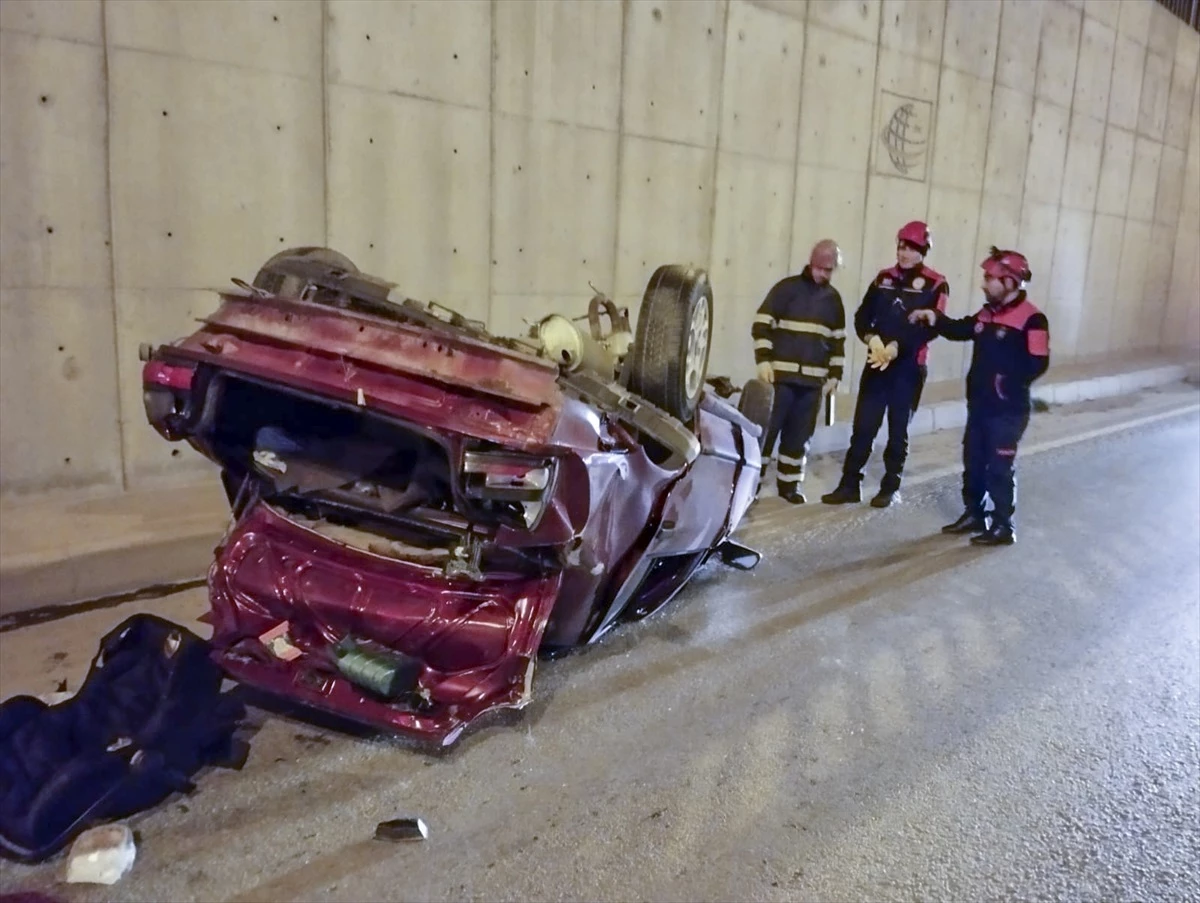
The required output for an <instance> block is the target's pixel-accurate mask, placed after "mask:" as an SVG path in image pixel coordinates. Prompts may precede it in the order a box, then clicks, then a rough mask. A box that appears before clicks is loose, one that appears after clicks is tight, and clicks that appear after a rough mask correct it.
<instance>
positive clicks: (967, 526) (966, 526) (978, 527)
mask: <svg viewBox="0 0 1200 903" xmlns="http://www.w3.org/2000/svg"><path fill="white" fill-rule="evenodd" d="M987 530H988V519H987V518H986V517H982V516H980V515H978V514H972V513H971V512H970V511H964V512H963V513H962V516H961V517H959V519H958V520H956V521H955V522H954V523H952V524H946V526H944V527H942V532H943V533H948V534H951V535H954V536H957V535H961V534H963V533H986V532H987Z"/></svg>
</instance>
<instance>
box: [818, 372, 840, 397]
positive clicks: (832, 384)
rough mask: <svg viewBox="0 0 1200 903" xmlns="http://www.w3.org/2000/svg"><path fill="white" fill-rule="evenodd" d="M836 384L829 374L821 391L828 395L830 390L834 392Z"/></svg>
mask: <svg viewBox="0 0 1200 903" xmlns="http://www.w3.org/2000/svg"><path fill="white" fill-rule="evenodd" d="M837 384H838V381H837V380H836V379H834V378H833V377H832V376H831V377H829V379H827V380H825V385H823V386H822V387H821V391H822V392H823V393H824V394H826V395H829V394H831V393H832V392H836V391H837Z"/></svg>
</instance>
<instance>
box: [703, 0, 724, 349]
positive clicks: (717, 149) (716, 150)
mask: <svg viewBox="0 0 1200 903" xmlns="http://www.w3.org/2000/svg"><path fill="white" fill-rule="evenodd" d="M728 46H729V0H725V22H724V25H723V27H722V35H721V81H720V85H721V90H718V91H717V140H716V141H715V142H714V146H713V165H712V176H711V180H712V186H713V193H712V204H711V206H710V208H709V211H708V234H709V240H708V267H707V269H708V271H709V273H712V271H713V264H714V262H715V258H714V257H713V254H714V253H715V252H716V248H715V247H714V245H715V244H716V238H717V198H718V197H719V196H720V190H719V188H720V182H719V181H718V179H717V174H718V173H719V172H720V166H721V126H720V123H721V122H722V117H723V116H724V115H725V109H724V107H725V91H724V84H725V56H726V48H727V47H728ZM720 290H721V286H713V294H714V296H715V295H716V293H717V292H718V291H720ZM716 318H717V312H716V311H715V310H714V311H713V320H714V322H715V321H716ZM709 353H710V354H711V353H712V352H711V351H710V352H709Z"/></svg>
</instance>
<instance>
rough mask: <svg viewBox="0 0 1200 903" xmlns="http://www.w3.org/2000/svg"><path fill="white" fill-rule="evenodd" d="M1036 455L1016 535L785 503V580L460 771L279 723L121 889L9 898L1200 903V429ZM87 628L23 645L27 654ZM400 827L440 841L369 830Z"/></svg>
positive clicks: (68, 889) (188, 807)
mask: <svg viewBox="0 0 1200 903" xmlns="http://www.w3.org/2000/svg"><path fill="white" fill-rule="evenodd" d="M1047 416H1048V418H1049V416H1050V415H1047ZM1072 429H1073V428H1071V427H1069V425H1068V427H1064V428H1063V430H1060V432H1063V435H1068V434H1070V433H1071V431H1072ZM1046 435H1047V436H1049V433H1047V434H1046ZM955 439H956V437H953V436H950V437H942V438H941V439H940V440H938V441H940V442H941V443H942V445H943V448H942V450H941V452H940V454H942V457H941V460H940V463H941V464H943V465H945V464H950V465H953V459H952V458H947V457H945V454H946V450H947V449H952V448H953V446H954V441H955ZM826 467H828V465H826ZM1020 467H1021V490H1020V512H1019V538H1020V542H1019V544H1018V545H1017V546H1016V547H1013V548H1004V549H990V550H983V549H976V548H972V547H970V546H969V545H968V544H967V543H966V541H965V540H960V539H954V538H947V537H943V536H941V535H940V534H939V533H938V528H939V527H940V525H941V524H943V523H945V522H947V521H948V520H951V519H953V517H955V516H956V515H957V514H958V509H959V500H958V481H957V478H956V477H954V476H937V475H936V473H933V474H932V476H930V477H927V478H926V479H925V480H924V482H922V483H920V485H917V486H915V487H913V488H912V489H910V490H908V491H906V492H905V498H904V503H903V504H902V505H901V506H899V507H898V508H894V509H891V510H888V511H876V510H874V509H871V508H870V507H868V506H865V505H864V506H862V507H858V508H854V509H852V510H846V509H829V508H825V507H822V506H819V505H817V506H811V505H810V506H806V507H805V508H803V509H795V508H790V507H786V506H784V504H783V503H781V502H779V501H778V500H777V499H769V500H766V501H764V502H763V503H761V504H760V506H759V507H758V508H756V510H755V512H754V518H753V521H752V522H751V523H750V525H749V526H748V527H747V529H746V531H745V533H744V539H745V540H746V541H748V542H750V543H752V544H755V545H757V546H758V547H759V548H761V549H762V550H763V551H764V553H765V554H766V558H765V560H764V562H763V564H762V565H761V566H760V567H759V569H758V570H756V571H754V572H752V573H749V574H744V573H739V572H735V571H729V570H723V569H716V568H714V569H712V570H709V571H707V572H706V573H704V574H703V575H702V576H701V577H700V578H699V579H697V580H696V581H695V582H694V583H693V584H692V585H691V586H690V587H689V588H688V589H687V590H686V591H685V592H684V593H683V594H682V595H681V596H680V597H679V598H678V599H677V600H676V601H675V602H673V603H672V605H671V606H670V607H669V608H668V609H666V610H665V611H663V612H661V613H659V614H658V615H657V616H655V617H654V618H652V619H650V620H649V621H647V622H645V623H642V624H640V625H635V626H632V627H630V628H627V629H622V630H620V631H618V632H617V633H615V634H613V635H611V636H610V637H609V638H608V639H607V640H606V641H605V642H603V643H602V644H600V645H599V646H597V647H595V648H592V649H589V650H586V651H584V652H582V653H580V654H576V655H573V656H570V657H567V658H565V659H562V660H559V661H554V662H546V663H542V664H541V666H540V670H539V673H538V675H537V677H536V680H535V689H536V693H535V696H536V698H535V701H534V703H533V704H532V705H531V706H530V707H529V708H528V709H526V710H525V711H523V712H520V713H512V714H511V715H505V716H504V717H502V718H500V719H498V720H495V721H493V722H491V723H490V724H488V725H487V726H485V727H484V728H482V729H480V730H477V731H475V732H473V733H470V734H468V735H467V736H466V737H465V738H464V739H463V740H462V741H461V742H460V744H459V745H458V747H457V748H455V749H454V750H453V751H452V752H450V753H449V754H445V755H440V756H433V755H429V754H427V753H424V752H421V751H418V750H415V749H413V748H412V747H411V746H408V745H406V744H404V743H398V742H392V741H385V740H378V739H370V738H367V739H364V738H356V737H351V736H347V735H345V734H342V733H339V732H337V731H334V730H330V729H328V728H327V727H321V726H314V725H311V724H307V723H304V722H301V721H297V720H293V719H290V718H287V717H282V716H280V715H277V714H270V713H264V712H261V711H256V712H255V713H254V717H255V720H256V723H258V724H259V725H261V729H260V730H259V731H258V733H257V735H256V736H255V737H254V740H253V753H252V757H251V760H250V762H249V764H248V765H247V767H246V769H245V770H244V771H242V772H241V773H234V772H222V771H214V772H211V773H209V774H207V775H206V776H205V777H203V779H202V782H201V787H200V790H199V791H198V792H197V793H196V794H195V795H194V796H193V797H191V798H188V799H176V800H173V801H171V802H169V803H167V804H165V805H164V806H162V807H160V808H159V809H157V810H156V811H154V812H151V813H146V814H144V815H141V816H138V817H137V818H135V819H132V820H131V823H132V825H133V826H134V827H136V828H137V829H138V831H139V833H140V836H141V846H140V849H139V858H138V862H137V865H136V866H135V868H134V871H133V872H132V873H131V874H130V875H129V876H128V877H127V878H125V879H124V880H123V881H122V882H121V883H120V884H119V885H117V886H115V887H112V888H84V887H79V886H66V885H61V884H56V883H55V882H56V881H57V879H58V878H59V876H60V874H61V869H62V862H61V860H59V861H57V862H54V863H51V864H48V865H45V866H42V867H39V868H28V867H15V866H12V865H2V866H0V891H3V890H14V889H18V888H20V889H34V888H36V889H41V890H46V891H49V892H51V893H53V894H55V895H56V896H58V897H59V898H60V899H66V900H116V899H130V900H133V899H138V900H152V899H158V900H162V899H171V900H186V899H256V900H283V899H322V900H367V899H389V900H475V899H481V900H544V899H548V900H558V899H590V900H640V899H647V900H743V899H745V900H749V899H754V900H823V901H834V900H914V899H922V900H946V901H951V900H953V901H961V900H980V899H1021V900H1043V899H1047V900H1049V899H1054V900H1058V899H1061V900H1099V899H1104V900H1135V899H1136V900H1196V899H1200V826H1198V818H1200V816H1198V815H1197V813H1200V416H1197V414H1196V413H1195V412H1193V413H1191V414H1188V415H1184V416H1181V417H1174V418H1170V419H1165V420H1160V421H1158V422H1156V423H1153V424H1150V425H1146V426H1143V427H1141V428H1139V429H1137V430H1133V431H1127V432H1122V433H1117V434H1115V435H1109V436H1104V437H1100V438H1095V439H1091V440H1087V441H1082V442H1078V443H1076V444H1071V445H1065V446H1063V447H1060V448H1056V449H1053V450H1049V451H1044V452H1042V453H1040V454H1032V455H1029V456H1027V457H1025V458H1024V459H1022V460H1021V461H1020ZM821 488H822V487H821V486H820V485H817V486H814V487H813V490H816V491H820V489H821ZM810 491H811V490H810ZM171 604H173V605H176V606H182V607H188V606H190V607H192V608H195V607H197V606H199V605H201V604H202V602H201V600H200V599H199V598H198V597H196V596H186V595H185V596H183V597H179V598H177V599H176V600H175V601H173V602H172V603H171ZM124 614H125V612H121V613H119V616H121V617H123V616H124ZM107 617H108V620H107V621H106V622H105V626H107V625H108V624H109V623H114V622H115V620H116V619H117V617H118V613H114V612H109V613H108V615H107ZM80 623H82V622H80ZM80 629H81V628H79V627H78V626H77V627H74V628H72V627H71V626H70V625H68V624H67V623H66V622H60V623H59V625H58V626H57V627H55V626H54V625H41V626H39V627H38V628H30V629H29V630H30V633H29V634H28V635H27V636H26V637H23V638H18V637H16V636H14V634H20V633H22V631H15V632H13V633H10V634H7V635H5V636H4V637H0V639H5V640H7V641H8V649H9V650H10V652H11V650H12V649H14V648H15V646H14V641H19V642H21V643H22V645H23V646H24V648H25V650H26V653H25V654H26V656H27V657H28V658H29V659H30V660H32V659H33V658H34V657H35V656H36V655H41V654H43V653H44V652H45V653H47V654H48V652H49V650H50V649H51V648H52V647H54V646H55V643H58V644H59V645H62V644H64V643H68V642H69V641H68V639H67V637H66V632H69V631H71V630H75V632H76V633H78V632H79V630H80ZM55 630H57V631H58V634H57V635H56V634H55V633H54V631H55ZM35 631H36V632H35ZM72 642H73V641H72ZM80 642H81V641H80ZM39 644H40V645H39ZM47 644H48V645H47ZM83 648H86V649H87V654H90V652H91V650H92V649H93V648H94V643H93V644H92V645H91V646H87V645H86V644H83ZM34 650H38V651H36V652H35V651H34ZM6 692H7V691H6ZM404 815H419V816H421V817H423V818H424V819H425V820H426V822H427V823H428V825H429V828H430V838H429V840H428V841H426V842H424V843H419V844H388V843H383V842H379V841H374V840H372V839H371V837H372V834H373V831H374V828H375V824H376V823H377V822H378V821H380V820H384V819H390V818H395V817H399V816H404Z"/></svg>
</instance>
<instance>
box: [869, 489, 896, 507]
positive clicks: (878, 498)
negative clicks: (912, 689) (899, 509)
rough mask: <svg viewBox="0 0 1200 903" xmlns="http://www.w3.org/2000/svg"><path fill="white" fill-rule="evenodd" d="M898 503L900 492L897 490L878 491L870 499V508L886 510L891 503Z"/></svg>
mask: <svg viewBox="0 0 1200 903" xmlns="http://www.w3.org/2000/svg"><path fill="white" fill-rule="evenodd" d="M898 501H900V490H898V489H880V490H879V491H878V492H877V493H875V497H874V498H873V499H871V507H872V508H886V507H888V505H890V504H891V503H892V502H898Z"/></svg>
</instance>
